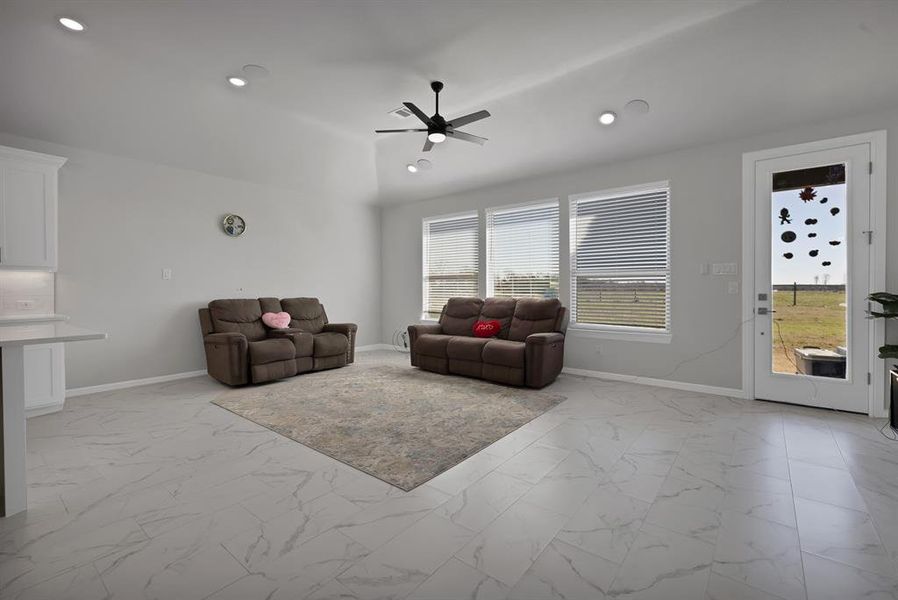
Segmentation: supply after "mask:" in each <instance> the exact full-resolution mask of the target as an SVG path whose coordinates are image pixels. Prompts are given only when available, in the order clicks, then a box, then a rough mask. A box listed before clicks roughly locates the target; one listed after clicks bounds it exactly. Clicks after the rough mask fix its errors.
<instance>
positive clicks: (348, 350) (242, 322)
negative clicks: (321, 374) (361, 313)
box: [199, 298, 357, 385]
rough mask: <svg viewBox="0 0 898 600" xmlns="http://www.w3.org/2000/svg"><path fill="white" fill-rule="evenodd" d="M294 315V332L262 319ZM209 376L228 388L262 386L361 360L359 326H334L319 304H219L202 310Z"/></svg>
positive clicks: (285, 301)
mask: <svg viewBox="0 0 898 600" xmlns="http://www.w3.org/2000/svg"><path fill="white" fill-rule="evenodd" d="M267 312H287V313H290V317H291V320H290V327H289V328H287V329H269V328H268V327H267V326H266V325H265V324H264V323H263V322H262V313H267ZM199 314H200V327H201V329H202V331H203V345H204V346H205V350H206V369H207V371H208V372H209V375H211V376H212V377H214V378H215V379H217V380H219V381H221V382H222V383H226V384H228V385H242V384H245V383H261V382H263V381H271V380H272V379H282V378H284V377H292V376H293V375H297V374H299V373H305V372H307V371H320V370H322V369H333V368H336V367H343V366H346V365H347V364H349V363H351V362H353V361H354V360H355V339H356V331H357V326H356V325H355V324H354V323H328V322H327V313H326V312H324V306H322V304H321V303H320V302H319V301H318V299H317V298H284V299H280V300H279V299H278V298H259V299H257V300H254V299H248V300H213V301H212V302H210V303H209V306H208V308H201V309H200V310H199Z"/></svg>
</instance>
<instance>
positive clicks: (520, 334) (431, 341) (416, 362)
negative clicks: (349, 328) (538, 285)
mask: <svg viewBox="0 0 898 600" xmlns="http://www.w3.org/2000/svg"><path fill="white" fill-rule="evenodd" d="M479 320H484V321H492V320H496V321H499V323H500V324H501V325H502V328H501V330H500V332H499V335H498V336H496V337H494V338H478V337H474V333H473V327H474V323H476V322H477V321H479ZM566 325H567V322H566V309H565V308H564V307H563V306H561V302H559V301H558V300H557V299H554V298H553V299H545V300H544V299H536V298H521V299H515V298H487V299H486V300H481V299H480V298H450V299H449V301H448V302H447V303H446V306H444V307H443V312H442V314H441V315H440V321H439V323H425V324H421V325H410V326H409V328H408V335H409V343H410V346H411V347H410V350H411V352H410V354H411V361H412V366H416V367H420V368H422V369H424V370H426V371H433V372H435V373H443V374H448V373H452V374H455V375H466V376H468V377H477V378H480V379H487V380H489V381H495V382H497V383H504V384H509V385H520V386H527V387H532V388H541V387H544V386H546V385H549V384H550V383H552V382H553V381H554V380H555V378H556V377H557V376H558V374H559V373H560V372H561V368H562V365H563V362H564V331H565V328H566Z"/></svg>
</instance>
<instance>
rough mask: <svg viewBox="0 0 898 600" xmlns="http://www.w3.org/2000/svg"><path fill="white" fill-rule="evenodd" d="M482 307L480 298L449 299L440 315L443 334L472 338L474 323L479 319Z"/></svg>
mask: <svg viewBox="0 0 898 600" xmlns="http://www.w3.org/2000/svg"><path fill="white" fill-rule="evenodd" d="M482 307H483V300H481V299H480V298H449V301H448V302H446V307H445V308H444V309H443V314H442V315H440V325H442V327H443V333H445V334H447V335H464V336H467V337H473V335H474V332H473V328H474V323H476V322H477V319H479V318H480V309H481V308H482Z"/></svg>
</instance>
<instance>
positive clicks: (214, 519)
mask: <svg viewBox="0 0 898 600" xmlns="http://www.w3.org/2000/svg"><path fill="white" fill-rule="evenodd" d="M257 522H258V521H257V519H256V518H255V517H253V516H252V515H250V514H249V513H248V512H247V511H246V510H244V509H242V508H239V507H236V508H231V509H225V510H223V511H220V512H219V513H216V514H214V515H212V516H211V517H208V518H203V519H200V520H198V521H195V522H193V523H191V525H190V526H187V527H183V528H180V529H177V530H175V531H171V532H169V533H166V534H163V535H160V536H159V537H156V538H153V539H151V540H148V541H146V542H144V543H142V544H140V545H139V546H135V547H133V548H131V549H129V550H123V551H119V552H116V553H115V554H112V555H109V556H105V557H103V558H101V559H99V560H97V561H96V562H95V563H94V564H95V565H96V567H97V570H98V571H99V572H100V576H101V577H102V579H103V583H104V584H105V586H106V589H108V590H109V592H110V594H111V595H112V596H113V597H115V598H134V597H148V598H172V597H178V598H179V600H181V599H183V600H190V599H193V598H205V597H206V596H208V595H209V594H211V593H213V592H215V591H216V590H218V589H220V588H221V587H222V586H223V585H226V584H228V583H229V582H233V581H237V580H238V579H240V578H241V577H243V576H244V575H245V574H246V570H245V569H244V568H243V566H242V565H241V564H240V563H239V562H237V560H235V559H234V557H233V556H231V555H230V554H229V553H228V552H227V550H225V549H224V548H223V547H222V546H221V545H220V543H219V542H220V541H221V540H222V539H223V538H224V537H225V536H227V535H228V533H229V532H230V531H231V530H232V528H233V530H234V531H239V530H241V529H245V528H247V527H251V526H252V525H253V524H255V523H257Z"/></svg>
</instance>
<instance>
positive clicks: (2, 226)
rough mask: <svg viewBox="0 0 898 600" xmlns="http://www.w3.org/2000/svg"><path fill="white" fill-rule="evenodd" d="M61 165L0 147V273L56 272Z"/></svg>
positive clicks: (55, 158) (59, 161)
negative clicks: (22, 270)
mask: <svg viewBox="0 0 898 600" xmlns="http://www.w3.org/2000/svg"><path fill="white" fill-rule="evenodd" d="M65 161H66V159H64V158H61V157H58V156H50V155H48V154H39V153H37V152H29V151H27V150H20V149H18V148H9V147H7V146H0V269H41V270H50V271H55V270H56V265H57V261H56V211H57V175H58V172H59V168H60V167H61V166H62V165H63V164H65Z"/></svg>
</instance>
